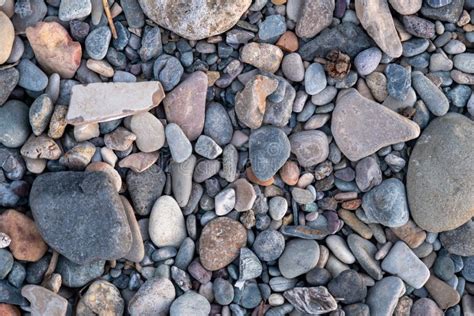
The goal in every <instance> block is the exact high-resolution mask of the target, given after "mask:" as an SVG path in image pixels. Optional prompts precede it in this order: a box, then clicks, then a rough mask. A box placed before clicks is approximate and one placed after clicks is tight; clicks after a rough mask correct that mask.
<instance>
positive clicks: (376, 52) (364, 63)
mask: <svg viewBox="0 0 474 316" xmlns="http://www.w3.org/2000/svg"><path fill="white" fill-rule="evenodd" d="M381 59H382V52H381V51H380V49H378V48H377V47H371V48H368V49H366V50H363V51H361V52H360V53H359V54H357V56H356V58H355V59H354V66H355V67H356V68H357V72H358V73H359V74H360V75H361V76H367V75H368V74H370V73H372V72H373V71H375V69H376V68H377V66H378V65H379V63H380V60H381Z"/></svg>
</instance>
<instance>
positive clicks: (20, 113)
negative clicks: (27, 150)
mask: <svg viewBox="0 0 474 316" xmlns="http://www.w3.org/2000/svg"><path fill="white" fill-rule="evenodd" d="M28 112H29V109H28V106H26V104H24V103H23V102H20V101H17V100H10V101H8V102H7V103H5V105H3V106H1V107H0V144H3V145H5V146H6V147H10V148H16V147H20V146H21V145H23V144H24V143H25V141H26V139H27V138H28V136H29V135H30V124H29V121H28Z"/></svg>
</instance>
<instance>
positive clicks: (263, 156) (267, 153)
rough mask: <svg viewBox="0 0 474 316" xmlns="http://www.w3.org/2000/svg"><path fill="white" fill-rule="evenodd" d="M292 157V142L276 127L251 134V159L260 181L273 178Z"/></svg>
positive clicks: (265, 128) (268, 127) (263, 128)
mask: <svg viewBox="0 0 474 316" xmlns="http://www.w3.org/2000/svg"><path fill="white" fill-rule="evenodd" d="M289 157H290V142H289V140H288V138H287V136H286V135H285V133H284V132H283V131H282V130H281V129H279V128H276V127H271V126H263V127H261V128H259V129H257V130H255V131H253V132H252V133H251V134H250V138H249V158H250V162H251V164H252V170H253V173H254V174H255V176H256V177H257V178H258V179H260V180H267V179H269V178H271V177H273V176H274V175H275V174H276V173H277V172H278V170H279V169H280V168H281V167H282V166H283V164H284V163H285V162H286V160H287V159H288V158H289Z"/></svg>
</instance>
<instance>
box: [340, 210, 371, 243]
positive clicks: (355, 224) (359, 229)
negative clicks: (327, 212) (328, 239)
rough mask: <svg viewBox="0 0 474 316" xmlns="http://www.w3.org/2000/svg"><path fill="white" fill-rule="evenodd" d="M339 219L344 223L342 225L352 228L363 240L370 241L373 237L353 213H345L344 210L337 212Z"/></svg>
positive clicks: (369, 230)
mask: <svg viewBox="0 0 474 316" xmlns="http://www.w3.org/2000/svg"><path fill="white" fill-rule="evenodd" d="M337 213H338V215H339V217H340V218H341V219H342V220H343V221H344V223H345V224H346V225H347V226H349V227H350V228H352V229H353V230H354V231H355V232H356V233H358V234H359V235H361V236H362V237H363V238H365V239H371V238H372V236H373V233H372V230H371V229H370V227H369V226H367V225H366V224H364V223H362V222H361V221H360V220H359V219H358V218H357V216H355V214H354V213H353V212H350V211H346V210H344V209H341V210H339V211H338V212H337Z"/></svg>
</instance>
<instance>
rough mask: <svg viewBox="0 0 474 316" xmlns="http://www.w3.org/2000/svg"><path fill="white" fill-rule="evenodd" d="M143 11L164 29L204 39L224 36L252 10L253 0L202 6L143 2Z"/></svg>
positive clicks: (164, 0)
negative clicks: (248, 10) (223, 34)
mask: <svg viewBox="0 0 474 316" xmlns="http://www.w3.org/2000/svg"><path fill="white" fill-rule="evenodd" d="M138 2H139V3H140V6H141V7H142V9H143V12H144V13H145V14H146V15H147V16H148V17H149V18H150V19H152V20H153V21H154V22H156V23H157V24H159V25H160V26H162V27H164V28H166V29H169V30H171V31H173V32H174V33H176V34H178V35H180V36H182V37H184V38H186V39H189V40H200V39H204V38H207V37H211V36H214V35H218V34H221V33H224V32H225V31H227V30H229V29H230V28H232V26H234V25H235V24H236V23H237V21H238V20H239V19H240V17H241V16H242V14H244V12H245V11H247V9H248V8H249V7H250V4H251V0H244V1H239V2H234V1H225V2H220V3H219V4H218V5H217V4H216V3H211V2H209V3H205V4H203V3H201V2H199V1H197V0H193V1H191V2H189V1H185V0H180V1H179V2H176V1H169V0H159V1H156V0H139V1H138Z"/></svg>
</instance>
